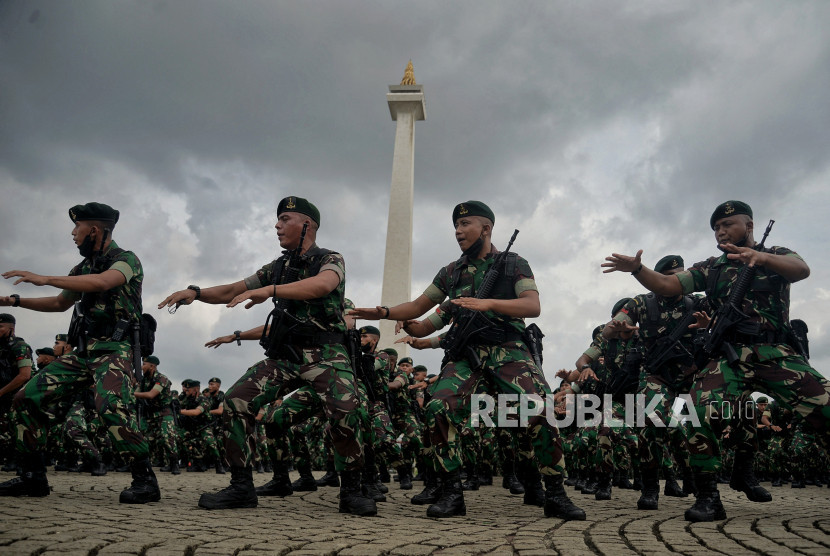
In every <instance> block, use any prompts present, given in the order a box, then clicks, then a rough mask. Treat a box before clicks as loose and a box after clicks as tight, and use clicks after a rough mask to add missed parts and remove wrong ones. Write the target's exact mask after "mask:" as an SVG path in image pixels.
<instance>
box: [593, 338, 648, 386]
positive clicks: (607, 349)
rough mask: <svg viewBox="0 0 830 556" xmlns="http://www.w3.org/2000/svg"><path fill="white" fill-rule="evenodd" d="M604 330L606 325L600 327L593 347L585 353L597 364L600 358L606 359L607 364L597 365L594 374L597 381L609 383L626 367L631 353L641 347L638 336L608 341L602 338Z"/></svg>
mask: <svg viewBox="0 0 830 556" xmlns="http://www.w3.org/2000/svg"><path fill="white" fill-rule="evenodd" d="M604 329H605V325H604V324H603V325H600V326H599V328H598V330H597V334H596V336H594V338H593V340H592V341H591V345H590V346H588V349H586V350H585V352H584V354H585V355H587V356H588V357H590V358H591V359H592V360H593V361H595V362H598V361H599V358H600V356H602V357H604V359H605V364H604V365H597V366H596V368H594V374H596V375H597V380H599V381H600V382H608V379H609V378H611V375H612V374H613V373H615V372H617V371H618V370H620V369H622V368H623V367H624V365H625V361H626V357H627V356H628V354H629V352H630V351H631V350H632V349H634V348H636V347H637V346H639V345H640V337H639V336H637V335H636V334H635V335H634V336H632V337H631V338H630V339H629V340H619V339H616V338H615V339H611V340H606V339H605V338H603V337H602V331H603V330H604ZM592 368H593V367H592Z"/></svg>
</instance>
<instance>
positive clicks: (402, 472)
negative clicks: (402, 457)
mask: <svg viewBox="0 0 830 556" xmlns="http://www.w3.org/2000/svg"><path fill="white" fill-rule="evenodd" d="M398 480H399V482H400V484H401V490H412V468H411V467H410V466H409V464H408V463H405V464H403V465H401V466H400V467H398Z"/></svg>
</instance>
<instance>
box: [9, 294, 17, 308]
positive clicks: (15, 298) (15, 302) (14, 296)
mask: <svg viewBox="0 0 830 556" xmlns="http://www.w3.org/2000/svg"><path fill="white" fill-rule="evenodd" d="M9 297H13V298H14V303H12V307H20V295H18V294H16V293H13V294H11V295H10V296H9Z"/></svg>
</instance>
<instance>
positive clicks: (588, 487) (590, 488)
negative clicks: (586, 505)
mask: <svg viewBox="0 0 830 556" xmlns="http://www.w3.org/2000/svg"><path fill="white" fill-rule="evenodd" d="M597 477H599V473H598V472H595V471H591V472H590V473H588V479H586V480H585V486H584V487H582V494H591V495H593V494H596V493H597Z"/></svg>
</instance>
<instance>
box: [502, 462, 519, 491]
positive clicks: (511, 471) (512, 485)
mask: <svg viewBox="0 0 830 556" xmlns="http://www.w3.org/2000/svg"><path fill="white" fill-rule="evenodd" d="M502 473H504V476H503V477H502V480H501V486H502V488H506V489H509V490H510V494H524V493H525V487H524V486H523V485H522V483H521V481H519V478H518V477H517V476H516V465H515V460H505V462H504V464H502Z"/></svg>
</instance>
